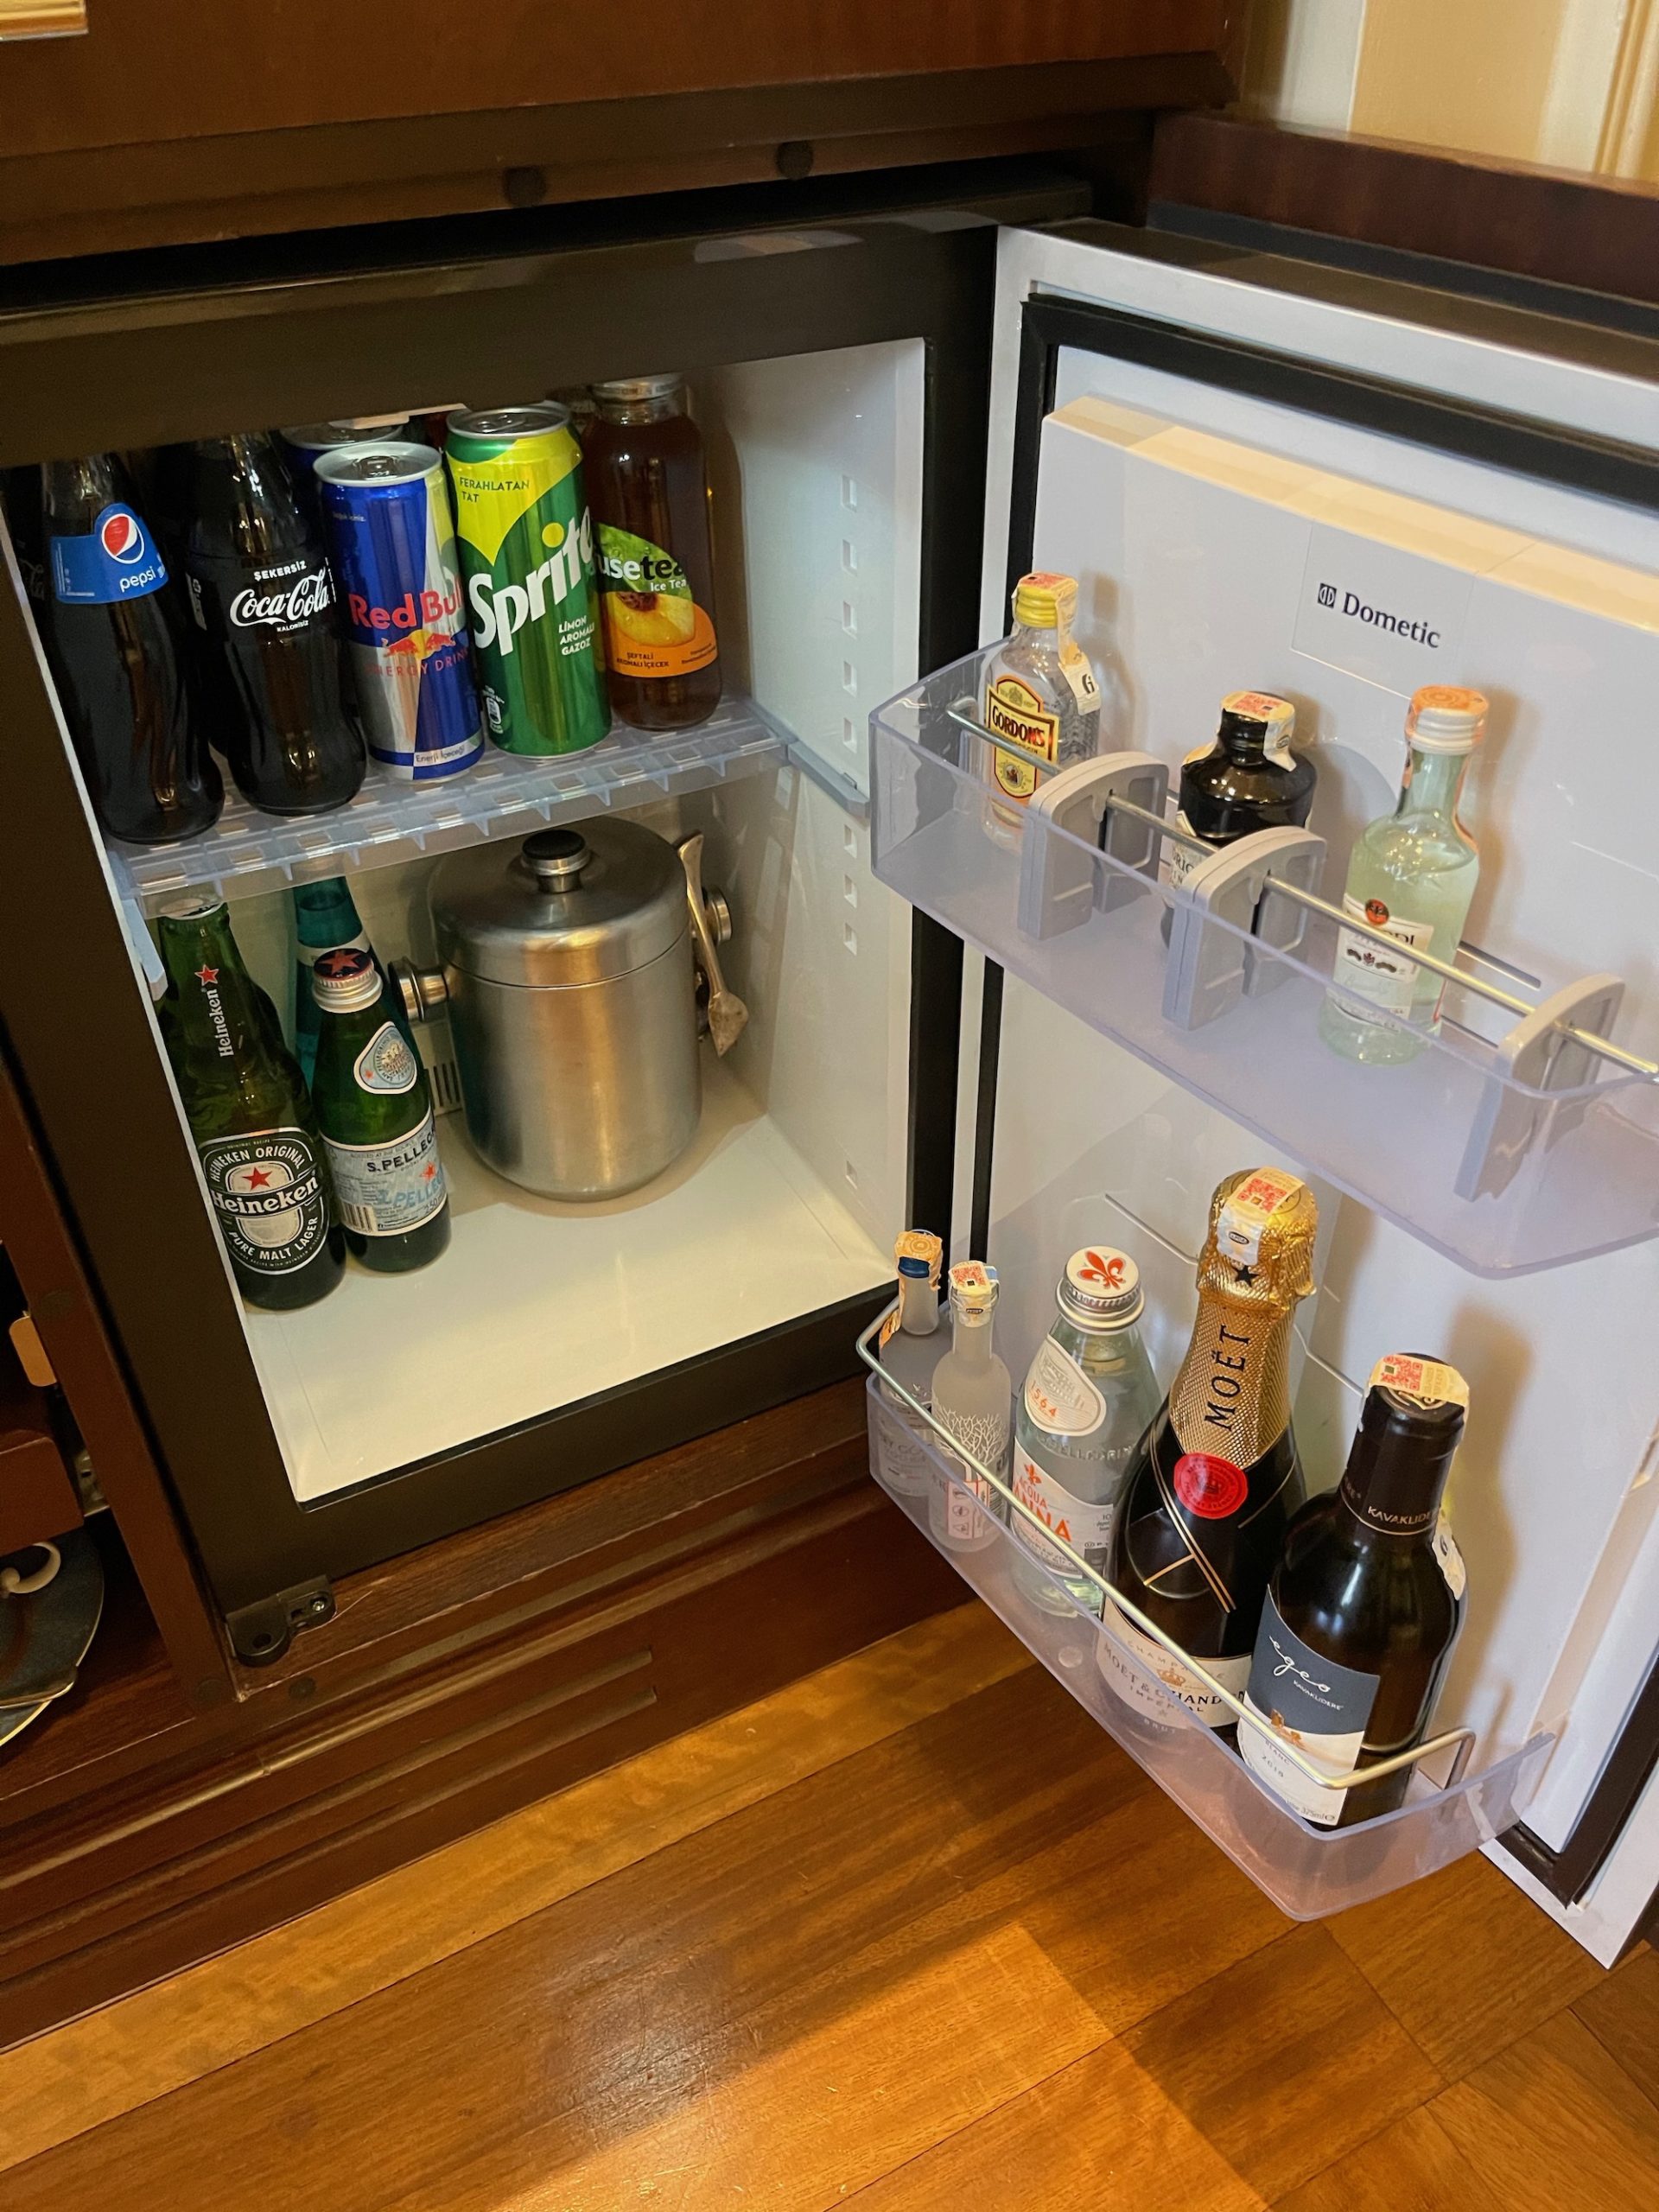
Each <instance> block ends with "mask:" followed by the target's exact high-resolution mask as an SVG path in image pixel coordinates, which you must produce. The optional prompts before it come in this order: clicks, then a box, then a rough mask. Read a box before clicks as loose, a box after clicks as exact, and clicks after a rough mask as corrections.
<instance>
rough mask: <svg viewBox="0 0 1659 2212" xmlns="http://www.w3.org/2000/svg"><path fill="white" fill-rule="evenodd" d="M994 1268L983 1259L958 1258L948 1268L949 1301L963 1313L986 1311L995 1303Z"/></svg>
mask: <svg viewBox="0 0 1659 2212" xmlns="http://www.w3.org/2000/svg"><path fill="white" fill-rule="evenodd" d="M996 1293H997V1281H996V1269H995V1268H988V1267H987V1266H986V1264H985V1262H983V1260H958V1261H957V1264H956V1266H955V1267H954V1268H951V1270H950V1303H951V1305H952V1306H953V1307H954V1308H956V1309H957V1311H958V1312H960V1313H990V1312H991V1311H992V1309H993V1308H994V1307H995V1304H996Z"/></svg>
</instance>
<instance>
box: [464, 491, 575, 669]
mask: <svg viewBox="0 0 1659 2212" xmlns="http://www.w3.org/2000/svg"><path fill="white" fill-rule="evenodd" d="M593 565H594V525H593V521H592V518H590V517H589V516H588V515H587V514H585V513H584V514H583V516H582V523H581V526H580V528H578V529H575V530H568V531H566V532H565V533H564V536H563V538H562V539H561V541H560V543H559V544H558V546H557V547H556V549H555V550H554V551H553V552H552V553H550V555H549V556H548V557H547V559H546V560H545V561H543V563H542V564H541V566H540V567H539V568H537V569H531V572H530V574H529V575H527V576H526V577H525V578H524V582H523V583H521V584H499V583H497V582H496V581H495V579H494V578H493V576H471V577H469V578H468V579H467V598H468V600H469V601H471V602H472V609H473V621H472V631H473V643H474V645H476V646H477V647H478V649H479V651H480V652H483V650H484V649H485V647H486V646H487V645H493V646H494V647H495V648H496V650H497V651H498V652H499V653H500V654H501V656H502V658H503V659H505V658H507V657H508V656H509V655H510V654H511V653H512V641H513V639H515V638H516V637H517V636H518V632H520V631H521V630H523V629H525V628H527V627H528V626H530V625H531V623H535V622H539V621H540V620H542V618H543V615H545V614H546V613H548V612H549V610H550V608H551V607H562V606H563V604H564V602H565V601H566V600H567V599H569V596H570V594H571V593H572V592H574V591H577V590H579V589H581V588H582V582H583V579H584V577H585V576H586V575H589V574H591V573H592V570H593Z"/></svg>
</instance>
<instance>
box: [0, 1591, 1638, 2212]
mask: <svg viewBox="0 0 1659 2212" xmlns="http://www.w3.org/2000/svg"><path fill="white" fill-rule="evenodd" d="M0 2165H3V2166H4V2167H5V2168H6V2169H7V2171H5V2172H4V2174H3V2177H0V2204H3V2205H4V2206H5V2208H6V2212H43V2209H44V2208H48V2207H49V2208H51V2212H68V2208H75V2207H81V2206H89V2207H97V2208H99V2212H111V2208H124V2207H128V2206H130V2207H134V2208H137V2207H140V2206H143V2207H144V2208H146V2212H150V2208H154V2207H156V2206H166V2207H168V2212H198V2208H200V2209H201V2212H207V2208H208V2207H212V2208H213V2209H214V2212H224V2208H232V2212H242V2208H247V2212H255V2208H257V2212H270V2208H271V2207H273V2206H280V2205H284V2204H293V2205H307V2206H317V2205H327V2206H329V2207H330V2208H337V2212H392V2208H402V2209H403V2212H451V2208H467V2212H474V2209H475V2212H486V2209H487V2212H495V2209H496V2208H501V2212H505V2209H506V2208H509V2207H512V2208H523V2209H524V2212H529V2209H530V2208H535V2209H536V2212H626V2208H632V2207H636V2206H638V2207H645V2208H648V2212H687V2209H689V2208H696V2212H702V2208H703V2207H713V2206H719V2207H721V2208H727V2207H742V2208H747V2212H754V2209H755V2208H767V2209H768V2212H818V2209H819V2208H823V2207H829V2206H832V2205H834V2206H840V2205H843V2204H846V2203H848V2202H856V2203H857V2205H858V2206H859V2207H860V2208H861V2212H946V2208H949V2209H950V2212H969V2208H971V2209H972V2212H978V2208H987V2212H1001V2208H1003V2207H1007V2208H1009V2212H1014V2209H1015V2208H1018V2212H1027V2208H1031V2212H1071V2208H1074V2207H1075V2208H1077V2212H1085V2208H1086V2212H1101V2208H1112V2207H1116V2206H1120V2205H1121V2206H1123V2207H1125V2208H1133V2212H1244V2208H1248V2207H1254V2206H1261V2205H1263V2204H1274V2205H1282V2206H1286V2207H1288V2208H1291V2212H1383V2208H1385V2207H1386V2208H1388V2212H1436V2209H1437V2208H1440V2207H1442V2206H1444V2207H1446V2208H1448V2212H1498V2208H1500V2207H1501V2208H1503V2212H1564V2209H1565V2212H1603V2208H1618V2212H1624V2208H1626V2207H1632V2208H1633V2207H1637V2206H1651V2205H1653V2204H1655V2203H1656V2202H1659V1956H1656V1955H1654V1954H1653V1953H1650V1952H1647V1951H1643V1952H1642V1953H1641V1954H1639V1955H1637V1957H1635V1958H1634V1959H1632V1960H1630V1961H1627V1963H1626V1964H1625V1965H1624V1967H1622V1968H1621V1969H1620V1970H1619V1971H1618V1973H1616V1974H1611V1975H1609V1974H1603V1973H1602V1972H1601V1971H1600V1969H1599V1968H1598V1967H1596V1966H1595V1965H1594V1964H1593V1963H1592V1961H1590V1960H1589V1959H1588V1958H1587V1957H1586V1955H1584V1954H1583V1953H1582V1952H1581V1951H1580V1950H1579V1949H1578V1948H1577V1947H1576V1946H1575V1945H1574V1944H1573V1942H1570V1941H1569V1939H1568V1938H1567V1936H1564V1935H1563V1934H1562V1933H1561V1932H1560V1930H1559V1929H1556V1928H1555V1927H1554V1925H1553V1924H1552V1923H1550V1922H1549V1921H1548V1920H1547V1919H1546V1918H1545V1917H1544V1916H1543V1915H1542V1914H1541V1913H1540V1912H1538V1911H1537V1910H1535V1908H1534V1907H1533V1906H1531V1905H1530V1904H1528V1903H1527V1902H1526V1900H1525V1899H1524V1898H1522V1896H1521V1895H1520V1893H1519V1892H1518V1891H1516V1889H1515V1888H1514V1887H1513V1886H1512V1885H1510V1883H1508V1882H1506V1881H1505V1880H1504V1879H1503V1877H1502V1876H1501V1875H1500V1874H1498V1873H1497V1872H1496V1871H1495V1870H1494V1869H1493V1868H1492V1867H1491V1866H1488V1865H1487V1864H1485V1862H1484V1860H1481V1859H1469V1860H1466V1861H1465V1862H1464V1863H1463V1864H1462V1865H1461V1866H1458V1867H1454V1868H1452V1869H1450V1870H1448V1871H1447V1872H1446V1873H1445V1874H1443V1875H1441V1876H1440V1877H1438V1878H1435V1879H1434V1880H1433V1881H1431V1882H1429V1883H1427V1884H1424V1885H1420V1886H1419V1887H1418V1888H1416V1889H1414V1890H1412V1891H1408V1892H1407V1893H1405V1894H1404V1895H1403V1896H1402V1897H1399V1898H1395V1899H1389V1900H1385V1901H1384V1902H1383V1903H1381V1904H1376V1905H1374V1906H1369V1907H1366V1908H1364V1909H1363V1910H1359V1911H1357V1912H1354V1913H1351V1914H1350V1915H1348V1916H1345V1917H1344V1918H1343V1919H1340V1920H1337V1921H1332V1922H1328V1923H1325V1924H1323V1925H1321V1926H1317V1927H1304V1928H1298V1927H1294V1926H1293V1925H1292V1924H1291V1923H1288V1922H1287V1921H1285V1920H1283V1919H1281V1917H1280V1916H1279V1915H1278V1914H1277V1913H1276V1912H1275V1911H1274V1910H1273V1908H1272V1907H1271V1906H1269V1905H1268V1904H1266V1903H1265V1901H1264V1900H1263V1899H1262V1897H1260V1896H1259V1895H1258V1894H1257V1893H1256V1891H1255V1890H1254V1889H1252V1887H1251V1886H1250V1885H1249V1883H1248V1882H1246V1881H1245V1880H1244V1878H1243V1877H1242V1876H1241V1875H1239V1874H1238V1873H1236V1872H1235V1871H1234V1869H1233V1868H1232V1867H1231V1866H1230V1865H1229V1863H1228V1862H1227V1861H1226V1860H1225V1859H1224V1858H1223V1857H1222V1855H1221V1854H1220V1853H1219V1852H1217V1850H1215V1849H1214V1848H1213V1847H1211V1845H1210V1844H1209V1843H1208V1842H1207V1841H1206V1840H1205V1839H1204V1838H1203V1837H1202V1836H1201V1835H1199V1834H1198V1833H1197V1832H1196V1831H1195V1830H1194V1829H1193V1828H1192V1827H1190V1826H1189V1825H1188V1823H1187V1822H1186V1821H1185V1820H1184V1819H1183V1818H1182V1817H1181V1816H1180V1815H1179V1814H1178V1813H1176V1812H1175V1811H1174V1810H1173V1808H1171V1806H1170V1805H1169V1804H1168V1803H1167V1802H1166V1800H1165V1799H1164V1798H1163V1797H1162V1796H1160V1794H1159V1792H1158V1791H1157V1790H1156V1789H1154V1788H1152V1787H1151V1786H1150V1784H1148V1783H1146V1782H1145V1781H1144V1780H1143V1779H1142V1778H1141V1776H1140V1774H1139V1772H1138V1770H1136V1769H1135V1767H1133V1766H1132V1765H1131V1764H1129V1763H1128V1761H1127V1760H1126V1759H1124V1758H1122V1757H1121V1756H1120V1755H1119V1754H1118V1753H1117V1751H1116V1750H1115V1749H1114V1748H1113V1746H1112V1745H1110V1744H1109V1742H1108V1741H1107V1740H1106V1739H1105V1738H1103V1735H1102V1733H1101V1732H1100V1730H1099V1729H1098V1728H1096V1726H1094V1725H1093V1724H1092V1723H1091V1722H1090V1720H1089V1719H1087V1717H1086V1716H1085V1715H1084V1713H1081V1712H1080V1711H1079V1709H1078V1708H1077V1707H1076V1706H1074V1705H1073V1704H1072V1703H1071V1700H1069V1699H1068V1698H1067V1697H1066V1696H1065V1694H1063V1693H1062V1692H1061V1691H1060V1690H1059V1689H1058V1688H1057V1687H1056V1686H1055V1685H1054V1684H1053V1683H1052V1682H1051V1681H1049V1679H1048V1677H1047V1676H1046V1675H1044V1674H1042V1673H1041V1672H1040V1671H1039V1670H1038V1669H1034V1668H1033V1667H1032V1666H1031V1665H1030V1664H1029V1663H1028V1662H1027V1660H1026V1656H1025V1654H1024V1653H1023V1652H1022V1651H1021V1650H1020V1648H1019V1647H1018V1646H1017V1645H1015V1644H1014V1643H1012V1641H1011V1640H1010V1639H1009V1638H1008V1637H1007V1636H1006V1635H1005V1634H1004V1633H1003V1631H1002V1630H1001V1629H1000V1628H999V1627H998V1626H997V1625H996V1624H995V1622H994V1621H993V1620H991V1618H989V1617H988V1615H987V1614H985V1613H984V1612H982V1611H980V1610H979V1609H978V1608H977V1607H969V1608H967V1609H964V1610H963V1611H959V1612H957V1613H953V1614H950V1615H948V1616H946V1617H944V1618H941V1619H938V1620H936V1621H932V1622H930V1623H928V1624H925V1625H924V1626H922V1627H920V1628H918V1629H914V1630H911V1631H909V1632H908V1633H906V1635H904V1636H901V1637H895V1638H894V1639H893V1640H892V1641H891V1642H889V1643H886V1644H882V1645H879V1646H877V1647H876V1648H875V1649H873V1650H871V1651H868V1652H865V1653H863V1654H861V1655H860V1656H858V1657H856V1658H855V1659H851V1660H849V1661H847V1662H844V1663H843V1664H842V1665H840V1666H838V1667H836V1668H833V1669H829V1671H827V1672H826V1673H823V1674H822V1675H817V1676H814V1677H812V1678H810V1679H809V1680H808V1681H804V1682H801V1683H798V1684H797V1685H796V1686H795V1687H794V1688H791V1689H789V1690H787V1691H785V1692H782V1693H780V1694H779V1695H777V1696H775V1697H772V1698H770V1699H768V1700H766V1702H765V1703H763V1704H761V1705H758V1706H754V1707H750V1708H749V1709H748V1710H747V1711H746V1712H743V1713H738V1714H736V1715H734V1716H733V1717H732V1718H730V1719H725V1720H721V1721H717V1722H715V1723H713V1724H711V1725H710V1726H707V1727H705V1728H702V1729H701V1730H699V1731H698V1732H696V1733H695V1734H693V1735H690V1736H686V1737H683V1738H680V1739H679V1740H678V1741H677V1742H675V1743H671V1744H668V1745H663V1746H661V1747H660V1748H658V1750H655V1751H650V1752H647V1753H646V1754H645V1756H644V1757H642V1758H638V1759H635V1760H633V1761H632V1763H630V1764H628V1765H626V1766H623V1767H620V1768H617V1769H615V1770H613V1771H612V1772H610V1773H608V1774H605V1775H601V1776H599V1777H595V1778H594V1780H593V1781H591V1782H588V1783H583V1784H582V1785H581V1786H579V1787H577V1788H575V1789H571V1790H569V1791H567V1792H566V1793H565V1794H564V1795H563V1796H559V1797H556V1798H553V1799H550V1800H548V1801H547V1802H544V1803H543V1804H541V1805H539V1806H536V1807H533V1808H531V1809H530V1810H529V1811H527V1812H524V1813H523V1814H520V1815H517V1816H515V1817H514V1818H512V1819H511V1820H508V1821H504V1822H503V1823H501V1824H500V1825H499V1826H498V1827H493V1828H491V1829H488V1830H486V1831H485V1832H483V1833H481V1834H478V1835H476V1836H474V1837H472V1838H469V1839H468V1840H466V1841H464V1842H462V1843H460V1844H458V1845H455V1846H453V1847H450V1848H449V1849H448V1850H446V1851H444V1852H442V1853H439V1854H438V1855H437V1856H435V1857H434V1858H432V1859H427V1860H425V1861H423V1863H422V1864H420V1865H418V1866H412V1867H410V1868H407V1869H405V1870H404V1871H403V1872H400V1873H397V1874H395V1875H392V1876H390V1877H388V1878H386V1879H385V1880H383V1881H381V1882H379V1883H378V1884H376V1885H373V1886H372V1887H371V1888H369V1889H367V1890H365V1891H359V1893H358V1894H356V1895H355V1896H353V1897H347V1898H344V1899H342V1900H340V1902H339V1903H338V1904H334V1905H333V1906H330V1907H328V1908H327V1909H325V1910H322V1911H321V1912H318V1913H315V1914H314V1915H312V1916H310V1917H309V1918H308V1919H306V1920H304V1921H302V1922H298V1923H295V1924H294V1925H293V1926H291V1927H289V1928H285V1929H279V1930H277V1932H275V1933H274V1934H272V1935H270V1936H265V1937H263V1938H261V1939H260V1940H259V1941H258V1942H254V1943H251V1944H249V1945H247V1946H245V1948H243V1949H241V1950H240V1951H237V1952H234V1953H232V1954H230V1955H227V1956H226V1957H225V1958H222V1959H219V1960H217V1961H213V1962H211V1963H210V1964H208V1965H207V1966H205V1967H199V1968H197V1969H196V1970H195V1971H194V1972H193V1973H191V1974H186V1975H183V1976H181V1977H180V1978H179V1979H178V1980H175V1981H173V1982H169V1983H167V1984H164V1985H163V1986H161V1987H159V1988H156V1989H154V1990H151V1991H149V1992H146V1993H143V1994H142V1995H140V1996H137V1997H135V1998H132V1999H128V2000H127V2001H126V2002H125V2003H124V2004H122V2005H117V2006H113V2007H111V2009H110V2010H109V2011H107V2012H103V2013H100V2014H99V2015H96V2016H94V2017H93V2018H89V2019H87V2020H85V2021H82V2022H80V2023H79V2024H75V2025H73V2026H71V2027H69V2028H66V2029H63V2030H60V2031H58V2032H57V2033H56V2034H55V2035H52V2036H49V2037H43V2038H41V2040H40V2041H38V2042H36V2043H34V2044H28V2045H25V2046H23V2047H22V2048H21V2049H20V2050H16V2051H14V2052H13V2053H12V2054H11V2055H10V2056H9V2057H5V2058H0Z"/></svg>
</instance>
